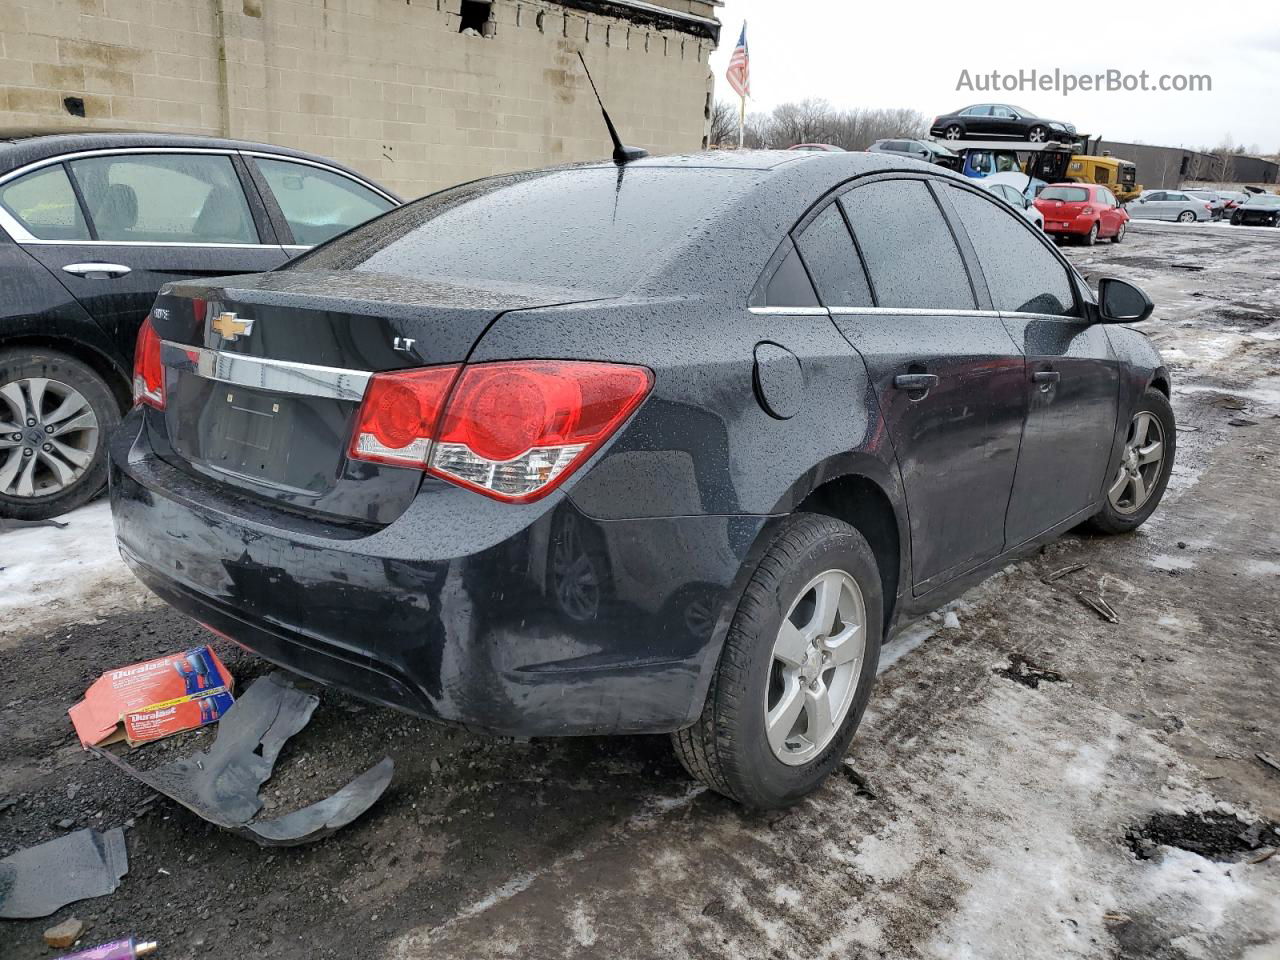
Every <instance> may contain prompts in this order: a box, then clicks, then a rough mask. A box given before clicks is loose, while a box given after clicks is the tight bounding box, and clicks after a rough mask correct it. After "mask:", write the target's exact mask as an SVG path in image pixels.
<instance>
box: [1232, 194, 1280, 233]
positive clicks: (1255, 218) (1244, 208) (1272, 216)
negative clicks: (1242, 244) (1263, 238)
mask: <svg viewBox="0 0 1280 960" xmlns="http://www.w3.org/2000/svg"><path fill="white" fill-rule="evenodd" d="M1231 222H1232V223H1233V224H1234V225H1235V226H1237V227H1239V226H1258V227H1274V226H1277V225H1280V196H1277V195H1275V194H1273V193H1255V194H1253V195H1251V196H1250V197H1249V199H1248V200H1246V201H1245V202H1244V203H1242V204H1240V206H1238V207H1236V208H1235V210H1233V211H1232V212H1231Z"/></svg>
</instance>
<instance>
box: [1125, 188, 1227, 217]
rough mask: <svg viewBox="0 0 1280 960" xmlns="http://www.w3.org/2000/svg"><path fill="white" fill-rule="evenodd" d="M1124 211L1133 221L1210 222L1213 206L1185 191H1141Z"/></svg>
mask: <svg viewBox="0 0 1280 960" xmlns="http://www.w3.org/2000/svg"><path fill="white" fill-rule="evenodd" d="M1125 209H1126V210H1127V211H1129V216H1131V217H1133V218H1134V219H1135V220H1177V221H1178V222H1179V223H1195V222H1196V221H1197V220H1212V219H1213V205H1212V204H1210V203H1209V201H1207V200H1201V199H1200V198H1199V197H1193V196H1191V194H1189V193H1187V192H1186V191H1185V190H1143V191H1142V193H1140V194H1139V195H1138V198H1137V199H1136V200H1134V201H1133V202H1132V203H1130V204H1128V205H1127V206H1126V207H1125Z"/></svg>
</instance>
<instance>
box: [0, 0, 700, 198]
mask: <svg viewBox="0 0 1280 960" xmlns="http://www.w3.org/2000/svg"><path fill="white" fill-rule="evenodd" d="M720 5H721V0H644V2H642V0H492V2H489V0H81V2H66V0H7V2H6V3H5V4H4V7H5V16H4V18H3V20H2V21H0V42H2V49H3V51H4V54H3V58H0V127H9V128H32V127H40V128H43V127H79V128H84V127H91V128H102V129H115V130H119V129H128V130H170V131H182V132H188V133H202V134H212V135H223V136H230V137H237V138H242V139H249V140H265V141H269V142H271V143H278V144H283V145H287V146H291V147H297V148H300V149H303V150H308V151H312V152H314V153H319V154H324V155H326V156H330V157H334V158H336V159H338V160H341V161H344V162H346V163H349V164H350V165H351V166H353V167H355V168H357V169H359V170H361V171H362V172H364V173H365V174H367V175H369V176H371V177H373V178H375V179H376V180H379V181H381V182H382V183H385V184H387V185H388V186H390V187H392V188H393V189H396V190H398V191H399V192H401V193H403V194H405V195H406V196H416V195H418V194H422V193H425V192H428V191H431V190H435V189H438V188H440V187H444V186H447V185H449V184H453V183H458V182H460V181H465V180H472V179H475V178H476V177H480V176H485V175H488V174H493V173H499V172H504V171H510V170H517V169H526V168H530V167H538V166H544V165H547V164H553V163H562V162H565V161H572V160H583V159H590V158H597V157H603V156H606V155H607V154H608V137H607V134H606V132H605V128H604V125H603V123H602V122H601V119H600V111H599V108H598V107H597V106H596V103H595V100H594V99H593V98H592V95H591V89H590V87H589V86H588V85H587V81H586V77H585V76H584V75H583V73H582V67H581V65H580V64H579V63H578V57H577V51H579V50H581V51H582V53H583V56H585V57H586V60H587V63H588V64H589V65H590V66H591V70H592V73H593V75H594V76H595V79H596V83H597V85H598V86H599V87H600V92H601V94H602V95H603V96H604V98H605V101H606V103H607V104H608V106H609V110H610V113H611V114H612V115H613V118H614V120H615V121H616V122H617V125H618V127H619V129H620V131H621V133H622V136H623V138H624V139H625V140H626V141H627V142H628V143H632V144H635V145H636V146H643V147H647V148H649V149H650V150H651V151H653V152H672V151H683V150H696V149H698V148H700V147H701V146H702V145H703V142H704V137H705V136H706V128H707V124H708V117H709V110H708V106H709V102H710V101H709V95H710V91H711V80H710V75H709V69H708V66H707V58H708V56H709V55H710V53H711V52H712V51H713V50H714V49H715V47H716V44H717V42H718V40H719V33H720V24H719V22H718V20H716V18H715V10H716V8H717V7H718V6H720Z"/></svg>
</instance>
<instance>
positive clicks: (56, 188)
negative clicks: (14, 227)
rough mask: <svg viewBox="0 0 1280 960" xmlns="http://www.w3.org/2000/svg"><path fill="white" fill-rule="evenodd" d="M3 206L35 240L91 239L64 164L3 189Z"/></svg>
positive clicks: (0, 195) (41, 171) (27, 176)
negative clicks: (36, 238)
mask: <svg viewBox="0 0 1280 960" xmlns="http://www.w3.org/2000/svg"><path fill="white" fill-rule="evenodd" d="M0 205H2V206H3V207H4V208H5V210H7V211H9V213H10V214H12V215H13V217H14V219H15V220H17V221H18V223H20V224H22V226H23V227H25V228H26V230H27V232H28V233H30V234H31V235H32V236H33V237H38V238H39V239H41V240H88V239H89V228H88V227H87V226H86V225H85V222H84V215H83V214H82V213H81V212H80V204H78V203H77V202H76V193H75V191H74V190H73V189H71V181H70V180H68V179H67V173H66V171H65V170H63V169H62V165H61V164H58V165H57V166H52V167H46V168H44V169H43V170H37V171H35V172H34V173H28V174H27V175H26V176H25V177H19V178H18V179H17V180H13V181H10V182H9V183H6V184H5V185H4V186H3V187H0Z"/></svg>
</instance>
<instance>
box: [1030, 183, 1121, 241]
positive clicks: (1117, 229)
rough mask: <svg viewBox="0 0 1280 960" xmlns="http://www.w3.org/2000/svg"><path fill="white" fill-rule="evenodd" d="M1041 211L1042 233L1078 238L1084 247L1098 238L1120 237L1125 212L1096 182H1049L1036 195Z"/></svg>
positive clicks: (1113, 197) (1111, 195)
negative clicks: (1042, 216)
mask: <svg viewBox="0 0 1280 960" xmlns="http://www.w3.org/2000/svg"><path fill="white" fill-rule="evenodd" d="M1036 209H1037V210H1039V211H1040V212H1041V213H1042V214H1044V232H1045V233H1048V234H1051V235H1053V236H1063V237H1078V238H1080V240H1081V241H1082V242H1083V243H1085V244H1087V245H1088V246H1093V245H1094V244H1095V243H1096V242H1097V241H1098V240H1101V239H1104V238H1106V239H1109V240H1110V241H1111V242H1112V243H1119V242H1120V241H1121V240H1123V239H1124V232H1125V229H1126V227H1125V225H1126V224H1127V223H1128V222H1129V214H1128V213H1127V212H1126V211H1125V209H1124V207H1122V206H1120V203H1119V201H1117V200H1116V198H1115V196H1114V195H1113V194H1112V193H1111V191H1110V190H1108V189H1107V188H1106V187H1103V186H1099V185H1098V184H1096V183H1051V184H1049V186H1047V187H1045V188H1044V189H1043V190H1041V191H1040V195H1039V196H1038V197H1036Z"/></svg>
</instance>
